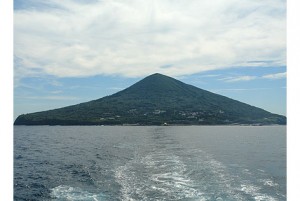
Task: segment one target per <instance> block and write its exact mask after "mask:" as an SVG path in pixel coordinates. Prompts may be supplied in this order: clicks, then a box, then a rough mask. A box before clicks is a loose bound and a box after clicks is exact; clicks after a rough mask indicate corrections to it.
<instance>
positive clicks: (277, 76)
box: [262, 72, 286, 80]
mask: <svg viewBox="0 0 300 201" xmlns="http://www.w3.org/2000/svg"><path fill="white" fill-rule="evenodd" d="M262 78H265V79H271V80H277V79H284V78H286V72H284V73H275V74H268V75H264V76H262Z"/></svg>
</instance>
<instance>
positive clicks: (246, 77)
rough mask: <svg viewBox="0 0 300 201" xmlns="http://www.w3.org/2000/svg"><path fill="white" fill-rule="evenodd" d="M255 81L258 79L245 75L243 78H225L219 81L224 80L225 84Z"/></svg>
mask: <svg viewBox="0 0 300 201" xmlns="http://www.w3.org/2000/svg"><path fill="white" fill-rule="evenodd" d="M254 79H257V76H249V75H243V76H236V77H225V78H221V79H219V80H223V81H225V82H239V81H250V80H254Z"/></svg>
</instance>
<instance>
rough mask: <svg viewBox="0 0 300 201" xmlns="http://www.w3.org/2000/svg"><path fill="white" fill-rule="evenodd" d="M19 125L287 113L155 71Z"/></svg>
mask: <svg viewBox="0 0 300 201" xmlns="http://www.w3.org/2000/svg"><path fill="white" fill-rule="evenodd" d="M14 124H15V125H128V124H129V125H130V124H135V125H162V124H170V125H172V124H173V125H223V124H259V125H268V124H286V117H284V116H282V115H277V114H272V113H270V112H267V111H265V110H263V109H260V108H257V107H254V106H251V105H248V104H245V103H242V102H239V101H236V100H233V99H230V98H227V97H225V96H221V95H218V94H215V93H211V92H209V91H206V90H203V89H199V88H197V87H194V86H192V85H188V84H185V83H183V82H181V81H179V80H176V79H174V78H171V77H168V76H165V75H162V74H159V73H156V74H153V75H150V76H148V77H146V78H144V79H142V80H141V81H139V82H137V83H135V84H134V85H132V86H130V87H128V88H127V89H124V90H122V91H120V92H118V93H115V94H113V95H111V96H106V97H104V98H100V99H97V100H93V101H89V102H85V103H80V104H77V105H73V106H68V107H64V108H59V109H54V110H48V111H43V112H36V113H30V114H25V115H24V114H23V115H20V116H19V117H18V118H17V119H16V120H15V123H14Z"/></svg>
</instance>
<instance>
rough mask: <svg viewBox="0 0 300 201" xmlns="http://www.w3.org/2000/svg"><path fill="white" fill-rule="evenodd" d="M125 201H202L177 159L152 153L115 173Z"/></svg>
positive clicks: (182, 165)
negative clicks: (183, 200)
mask: <svg viewBox="0 0 300 201" xmlns="http://www.w3.org/2000/svg"><path fill="white" fill-rule="evenodd" d="M115 178H116V180H117V182H118V183H119V184H120V185H121V187H122V188H121V192H122V197H121V198H120V199H122V200H125V201H133V200H182V199H196V198H197V200H202V201H205V200H206V199H205V198H204V197H203V198H201V197H202V196H201V195H202V193H201V192H199V190H197V189H196V188H195V187H194V186H195V185H194V182H193V181H192V179H191V178H189V177H188V176H187V174H186V166H185V164H184V163H183V162H182V161H181V160H180V158H179V157H178V156H175V155H167V154H164V153H161V152H155V153H151V154H149V155H147V156H145V157H142V158H140V160H134V161H130V162H128V163H127V164H126V165H124V166H121V167H119V168H117V169H116V171H115Z"/></svg>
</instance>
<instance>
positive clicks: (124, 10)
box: [13, 0, 287, 118]
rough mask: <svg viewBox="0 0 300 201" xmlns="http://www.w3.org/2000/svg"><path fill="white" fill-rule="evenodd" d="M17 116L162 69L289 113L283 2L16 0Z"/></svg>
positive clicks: (109, 90) (108, 90)
mask: <svg viewBox="0 0 300 201" xmlns="http://www.w3.org/2000/svg"><path fill="white" fill-rule="evenodd" d="M13 17H14V24H13V28H14V47H13V49H14V56H13V57H14V59H13V60H14V118H16V117H17V116H18V115H20V114H26V113H31V112H37V111H44V110H49V109H54V108H59V107H64V106H68V105H74V104H77V103H81V102H86V101H89V100H94V99H98V98H101V97H104V96H107V95H111V94H113V93H116V92H118V91H120V90H122V89H125V88H127V87H129V86H130V85H132V84H134V83H135V82H137V81H139V80H141V79H142V78H144V77H146V76H148V75H150V74H153V73H162V74H165V75H168V76H172V77H174V78H176V79H179V80H181V81H183V82H185V83H187V84H191V85H194V86H196V87H199V88H202V89H205V90H209V91H211V92H214V93H218V94H221V95H225V96H227V97H229V98H233V99H235V100H239V101H242V102H245V103H248V104H250V105H254V106H257V107H260V108H263V109H265V110H267V111H270V112H272V113H276V114H282V115H286V75H287V73H286V71H287V68H286V66H287V64H286V1H284V0H264V1H261V0H217V1H208V0H201V1H200V0H189V1H184V0H176V1H174V0H143V1H140V0H102V1H98V0H85V1H84V0H64V1H59V0H48V1H41V0H14V13H13Z"/></svg>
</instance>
